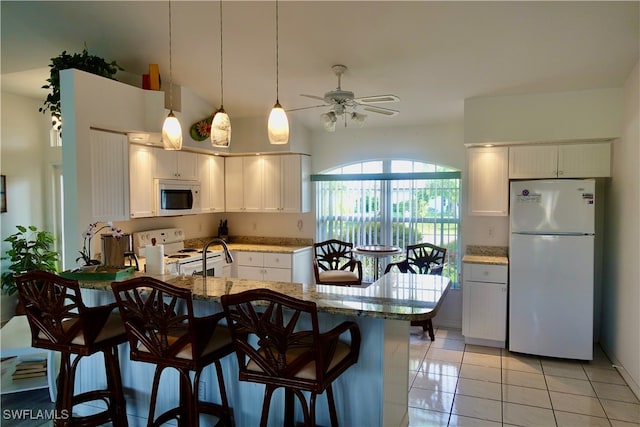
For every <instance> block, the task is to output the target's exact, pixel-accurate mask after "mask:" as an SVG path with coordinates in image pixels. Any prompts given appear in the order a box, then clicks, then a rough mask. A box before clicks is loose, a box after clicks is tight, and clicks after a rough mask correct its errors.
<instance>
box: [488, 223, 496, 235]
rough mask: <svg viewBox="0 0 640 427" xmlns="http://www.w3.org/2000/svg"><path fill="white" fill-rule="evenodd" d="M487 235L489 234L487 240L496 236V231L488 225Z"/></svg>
mask: <svg viewBox="0 0 640 427" xmlns="http://www.w3.org/2000/svg"><path fill="white" fill-rule="evenodd" d="M487 234H489V238H492V237H493V236H494V235H495V234H496V229H495V227H494V226H493V225H490V226H489V228H488V229H487Z"/></svg>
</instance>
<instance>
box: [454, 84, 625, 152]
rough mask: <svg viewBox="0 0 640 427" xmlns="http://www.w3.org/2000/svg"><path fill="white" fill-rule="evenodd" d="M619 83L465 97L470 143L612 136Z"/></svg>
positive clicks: (618, 112)
mask: <svg viewBox="0 0 640 427" xmlns="http://www.w3.org/2000/svg"><path fill="white" fill-rule="evenodd" d="M622 99H623V91H622V89H621V88H612V89H594V90H584V91H575V92H558V93H537V94H527V95H508V96H495V97H481V98H470V99H465V102H464V139H465V142H466V143H482V142H520V141H526V142H535V141H560V140H573V139H598V138H614V137H618V136H620V129H621V127H622Z"/></svg>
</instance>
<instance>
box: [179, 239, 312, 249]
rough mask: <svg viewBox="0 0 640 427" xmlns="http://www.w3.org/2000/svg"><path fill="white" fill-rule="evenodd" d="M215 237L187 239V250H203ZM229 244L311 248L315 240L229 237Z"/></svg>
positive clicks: (185, 242)
mask: <svg viewBox="0 0 640 427" xmlns="http://www.w3.org/2000/svg"><path fill="white" fill-rule="evenodd" d="M213 238H214V237H201V238H196V239H186V240H185V241H184V246H185V247H187V248H201V247H203V246H204V245H205V244H206V243H207V242H208V241H209V240H211V239H213ZM227 242H228V243H244V244H254V245H276V246H311V245H313V239H306V238H297V237H260V236H229V239H228V241H227Z"/></svg>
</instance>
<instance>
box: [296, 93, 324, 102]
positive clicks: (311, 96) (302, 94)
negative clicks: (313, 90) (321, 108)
mask: <svg viewBox="0 0 640 427" xmlns="http://www.w3.org/2000/svg"><path fill="white" fill-rule="evenodd" d="M300 96H306V97H307V98H313V99H319V100H320V101H324V98H323V97H321V96H316V95H305V94H304V93H301V94H300Z"/></svg>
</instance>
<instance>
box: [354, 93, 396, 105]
mask: <svg viewBox="0 0 640 427" xmlns="http://www.w3.org/2000/svg"><path fill="white" fill-rule="evenodd" d="M355 101H358V102H359V103H361V104H378V103H380V102H398V101H400V98H398V97H397V96H395V95H372V96H363V97H360V98H355Z"/></svg>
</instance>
